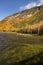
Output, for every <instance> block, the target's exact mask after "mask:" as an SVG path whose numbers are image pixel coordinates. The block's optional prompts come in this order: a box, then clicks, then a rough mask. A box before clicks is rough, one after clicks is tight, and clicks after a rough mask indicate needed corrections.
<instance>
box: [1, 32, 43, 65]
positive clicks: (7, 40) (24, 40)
mask: <svg viewBox="0 0 43 65" xmlns="http://www.w3.org/2000/svg"><path fill="white" fill-rule="evenodd" d="M38 63H39V65H41V64H42V63H43V36H37V35H36V36H35V35H27V34H19V33H0V65H31V64H34V65H35V64H37V65H38Z"/></svg>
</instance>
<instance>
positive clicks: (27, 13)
mask: <svg viewBox="0 0 43 65" xmlns="http://www.w3.org/2000/svg"><path fill="white" fill-rule="evenodd" d="M42 29H43V5H41V6H37V7H33V8H31V9H28V10H24V11H21V12H18V13H16V14H13V15H11V16H8V17H6V18H5V19H4V20H2V21H1V22H0V32H23V33H39V34H42V33H43V31H42Z"/></svg>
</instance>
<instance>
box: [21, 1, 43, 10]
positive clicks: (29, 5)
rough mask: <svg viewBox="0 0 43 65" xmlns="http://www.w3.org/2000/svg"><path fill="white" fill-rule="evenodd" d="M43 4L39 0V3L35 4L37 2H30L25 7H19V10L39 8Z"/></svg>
mask: <svg viewBox="0 0 43 65" xmlns="http://www.w3.org/2000/svg"><path fill="white" fill-rule="evenodd" d="M42 4H43V0H39V3H38V4H37V2H32V3H28V4H27V5H25V6H21V7H20V10H26V9H30V8H32V7H35V6H40V5H42Z"/></svg>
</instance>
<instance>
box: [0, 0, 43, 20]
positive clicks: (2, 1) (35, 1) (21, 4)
mask: <svg viewBox="0 0 43 65" xmlns="http://www.w3.org/2000/svg"><path fill="white" fill-rule="evenodd" d="M41 4H43V0H0V20H2V19H3V18H5V17H6V16H9V15H11V14H13V13H16V12H19V11H21V10H25V9H29V8H31V7H34V6H38V5H41Z"/></svg>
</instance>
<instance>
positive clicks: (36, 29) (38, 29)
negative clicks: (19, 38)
mask: <svg viewBox="0 0 43 65" xmlns="http://www.w3.org/2000/svg"><path fill="white" fill-rule="evenodd" d="M18 32H20V33H26V34H38V35H43V22H42V23H37V24H34V25H30V26H29V28H28V29H26V28H23V29H20V30H19V31H18Z"/></svg>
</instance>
